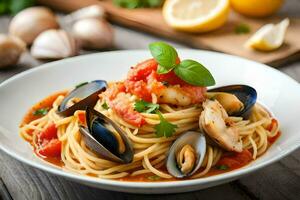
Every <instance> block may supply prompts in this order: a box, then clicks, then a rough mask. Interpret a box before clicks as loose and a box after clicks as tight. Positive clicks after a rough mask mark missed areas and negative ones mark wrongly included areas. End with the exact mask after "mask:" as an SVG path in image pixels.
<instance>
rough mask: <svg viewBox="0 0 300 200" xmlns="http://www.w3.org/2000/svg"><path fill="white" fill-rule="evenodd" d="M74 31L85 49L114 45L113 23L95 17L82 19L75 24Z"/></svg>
mask: <svg viewBox="0 0 300 200" xmlns="http://www.w3.org/2000/svg"><path fill="white" fill-rule="evenodd" d="M72 33H73V35H74V36H75V38H76V39H77V40H78V41H79V43H80V45H81V47H83V48H84V49H103V48H109V47H112V46H113V35H114V33H113V29H112V27H111V25H110V24H109V23H108V22H106V21H104V20H99V19H94V18H89V19H82V20H79V21H77V22H76V23H75V24H74V25H73V29H72Z"/></svg>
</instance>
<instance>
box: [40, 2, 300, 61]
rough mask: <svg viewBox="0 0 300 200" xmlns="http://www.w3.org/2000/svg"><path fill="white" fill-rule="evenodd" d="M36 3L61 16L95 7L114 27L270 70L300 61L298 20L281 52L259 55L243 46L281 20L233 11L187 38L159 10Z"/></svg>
mask: <svg viewBox="0 0 300 200" xmlns="http://www.w3.org/2000/svg"><path fill="white" fill-rule="evenodd" d="M39 3H41V4H44V5H48V6H50V7H52V8H55V9H59V10H61V11H64V12H71V11H74V10H76V9H79V8H81V7H85V6H88V5H92V4H97V3H98V4H100V5H102V6H103V7H104V8H105V9H106V11H107V13H108V17H109V19H110V20H111V21H113V22H115V23H118V24H122V25H125V26H128V27H131V28H135V29H139V30H142V31H145V32H149V33H152V34H155V35H158V36H163V37H165V38H168V39H173V40H176V41H179V42H181V43H184V44H187V45H189V46H191V47H195V48H200V49H209V50H214V51H219V52H224V53H228V54H233V55H238V56H241V57H245V58H249V59H252V60H256V61H258V62H262V63H266V64H270V65H272V66H280V65H282V64H284V63H286V62H291V61H294V60H298V59H300V39H299V37H300V18H290V20H291V23H290V26H289V28H288V31H287V35H286V42H285V44H284V45H283V46H282V47H281V48H280V49H278V50H276V51H273V52H259V51H255V50H250V49H246V48H244V47H243V44H244V43H245V41H246V40H247V39H248V38H249V37H250V35H251V34H253V33H254V32H255V31H256V30H257V29H258V28H260V27H261V26H263V25H264V24H266V23H276V22H279V21H280V20H282V19H283V17H281V18H279V17H271V18H267V19H251V18H247V17H243V16H241V15H239V14H236V13H235V12H233V11H232V12H231V14H230V17H229V20H228V22H227V23H226V25H224V26H223V27H222V28H220V29H218V30H216V31H214V32H210V33H204V34H189V33H184V32H179V31H175V30H173V29H172V28H170V27H168V26H167V24H166V23H165V22H164V19H163V17H162V14H161V10H160V9H134V10H128V9H123V8H119V7H116V6H114V5H113V4H112V2H111V1H110V0H106V1H97V0H76V1H74V0H39ZM240 23H246V24H248V25H249V26H250V27H251V33H249V34H242V35H238V34H236V33H235V32H234V28H235V26H236V25H237V24H240ZM132 42H134V41H132Z"/></svg>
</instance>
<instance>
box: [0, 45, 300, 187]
mask: <svg viewBox="0 0 300 200" xmlns="http://www.w3.org/2000/svg"><path fill="white" fill-rule="evenodd" d="M184 51H186V52H198V53H204V54H205V53H209V54H214V55H216V56H217V55H222V56H225V57H229V58H231V59H238V60H241V61H242V62H250V63H252V64H253V67H255V68H257V67H263V68H265V69H267V70H271V71H273V72H275V73H279V74H280V75H281V76H283V77H285V78H286V79H288V80H289V81H292V82H294V83H295V84H298V86H299V89H300V84H299V83H298V82H297V81H296V80H294V79H292V78H291V77H290V76H288V75H287V74H285V73H282V72H281V71H279V70H277V69H274V68H272V67H270V66H268V65H265V64H262V63H258V62H256V61H253V60H249V59H246V58H242V57H239V56H235V55H229V54H226V53H220V52H213V51H207V50H197V49H185V48H178V52H184ZM146 52H148V50H117V51H106V52H99V53H92V54H87V55H80V56H76V57H71V58H67V59H63V60H58V61H53V62H49V63H44V64H42V65H38V66H36V67H33V68H31V69H28V70H26V71H23V72H21V73H18V74H16V75H14V76H12V77H10V78H8V79H6V80H5V81H3V82H2V83H0V89H1V88H2V87H4V86H6V85H7V84H9V83H10V82H13V81H14V80H16V79H19V78H21V77H23V76H26V75H28V74H31V73H34V72H35V71H40V70H43V69H46V68H52V67H55V66H57V63H62V62H76V61H79V60H81V59H89V57H94V56H97V55H104V56H105V54H114V53H128V54H132V53H146ZM299 147H300V143H299V144H297V143H296V144H295V145H292V146H289V147H288V148H287V149H285V150H282V153H281V154H279V156H276V157H273V158H270V159H269V160H267V161H265V162H263V163H259V164H255V165H253V166H251V167H250V168H248V167H242V168H240V169H238V170H233V171H231V172H227V173H224V174H219V175H214V176H210V177H204V178H200V179H192V180H182V181H166V182H128V181H119V180H111V179H101V178H96V177H89V176H85V175H80V174H75V173H72V172H66V171H63V170H62V169H59V168H54V167H50V166H47V165H43V164H40V163H35V162H30V160H28V159H26V158H23V157H22V156H19V155H18V154H17V153H15V152H12V151H10V150H9V148H5V147H4V146H2V145H0V150H2V151H3V152H5V153H6V154H8V155H9V156H11V157H13V158H14V159H17V160H18V161H21V162H23V163H25V164H27V165H29V166H31V167H34V168H37V169H39V170H42V171H45V172H48V173H51V174H53V175H58V176H60V177H65V178H68V179H71V180H75V181H77V182H81V183H83V182H84V183H89V185H106V186H116V187H121V188H134V189H152V190H155V189H166V188H167V189H172V188H176V187H178V186H183V187H188V186H194V185H201V184H204V183H213V182H220V181H222V180H223V181H224V180H228V179H235V178H238V177H240V176H244V175H247V174H250V173H252V172H254V171H256V170H259V169H261V168H263V167H265V166H267V165H270V164H272V163H274V162H276V161H278V160H280V159H281V158H283V157H285V156H287V155H288V154H290V153H292V152H293V151H295V150H296V149H297V148H299ZM112 190H118V188H112ZM129 192H130V191H129Z"/></svg>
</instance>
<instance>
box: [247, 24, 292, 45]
mask: <svg viewBox="0 0 300 200" xmlns="http://www.w3.org/2000/svg"><path fill="white" fill-rule="evenodd" d="M288 26H289V19H285V20H283V21H281V22H280V23H278V24H266V25H264V26H263V27H261V28H260V29H259V30H258V31H257V32H256V33H255V34H254V35H253V36H252V37H251V38H250V39H249V40H248V41H247V42H246V43H245V46H246V47H250V48H253V49H257V50H261V51H272V50H275V49H278V48H279V47H280V46H281V45H282V44H283V42H284V38H285V33H286V30H287V28H288Z"/></svg>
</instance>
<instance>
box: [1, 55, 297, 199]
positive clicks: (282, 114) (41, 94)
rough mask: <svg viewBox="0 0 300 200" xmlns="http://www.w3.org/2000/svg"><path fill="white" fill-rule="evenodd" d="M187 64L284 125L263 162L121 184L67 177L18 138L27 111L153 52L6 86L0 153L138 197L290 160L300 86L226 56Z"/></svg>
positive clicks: (112, 75) (65, 63)
mask: <svg viewBox="0 0 300 200" xmlns="http://www.w3.org/2000/svg"><path fill="white" fill-rule="evenodd" d="M179 55H180V57H181V58H182V59H185V58H190V59H195V60H198V61H199V62H201V63H202V64H204V66H206V67H207V68H208V69H209V70H210V71H211V72H212V74H213V76H214V77H215V80H216V82H217V86H220V85H228V84H248V85H251V86H252V87H254V88H255V89H256V90H257V92H258V99H259V101H260V102H262V103H263V104H264V105H266V106H267V107H268V108H269V109H271V111H272V112H273V113H274V115H275V117H276V118H277V119H278V120H279V123H280V128H281V131H282V136H281V137H280V138H279V140H278V141H276V143H275V144H274V145H272V147H271V148H270V149H269V150H268V151H267V152H266V153H265V154H264V155H263V156H262V157H260V158H259V159H257V160H256V161H254V162H252V163H251V164H250V165H248V166H246V167H244V168H242V169H239V170H235V171H232V172H229V173H225V174H221V175H216V176H211V177H207V178H201V179H196V180H186V181H175V182H153V183H142V182H120V181H114V180H102V179H98V178H93V177H87V176H81V175H77V174H73V173H69V172H65V171H62V170H61V169H59V168H56V167H53V166H51V165H49V164H47V163H45V162H44V161H41V160H40V159H38V158H37V157H36V156H34V154H33V152H32V149H31V146H30V145H29V144H28V143H27V142H25V141H24V140H23V139H22V138H21V137H20V136H19V133H18V126H19V123H20V121H21V119H22V117H23V116H24V114H25V113H26V111H27V110H28V109H29V108H30V107H31V106H32V105H33V104H34V103H36V102H38V101H39V100H41V99H43V98H45V97H46V96H48V95H49V94H51V93H54V92H56V91H60V90H63V89H67V88H72V87H73V86H74V85H76V84H78V83H80V82H83V81H89V80H94V79H106V80H119V79H122V78H124V77H125V76H126V74H127V71H128V69H129V67H130V66H133V65H135V64H136V63H138V62H141V61H143V60H145V59H146V58H149V57H151V55H150V53H149V52H148V51H116V52H107V53H98V54H92V55H87V56H79V57H75V58H71V59H65V60H62V61H58V62H52V63H49V64H45V65H43V66H40V67H37V68H34V69H32V70H28V71H26V72H24V73H21V74H18V75H17V76H15V77H13V78H11V79H9V80H7V81H5V82H3V83H2V84H1V85H0V111H1V114H0V147H1V149H2V150H3V151H4V152H6V153H8V154H9V155H11V156H12V157H14V158H16V159H18V160H20V161H22V162H24V163H26V164H28V165H31V166H33V167H36V168H39V169H42V170H45V171H47V172H50V173H53V174H56V175H59V176H63V177H66V178H68V179H71V180H74V181H77V182H80V183H83V184H86V185H90V186H94V187H98V188H102V189H107V190H115V191H123V192H132V193H176V192H187V191H192V190H198V189H203V188H207V187H211V186H214V185H218V184H221V183H225V182H228V181H231V180H234V179H237V178H239V177H241V176H243V175H246V174H248V173H251V172H254V171H255V170H258V169H260V168H262V167H264V166H266V165H269V164H271V163H273V162H275V161H277V160H278V159H280V158H282V157H284V156H286V155H288V154H289V153H291V152H292V151H293V150H295V149H296V148H297V147H299V146H300V134H299V133H300V126H299V119H300V106H299V102H300V86H299V84H298V83H297V82H296V81H294V80H292V79H291V78H289V77H288V76H286V75H284V74H283V73H281V72H279V71H277V70H275V69H272V68H270V67H267V66H265V65H263V64H259V63H256V62H253V61H249V60H245V59H242V58H238V57H235V56H229V55H225V54H221V53H213V52H208V51H197V50H179Z"/></svg>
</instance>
